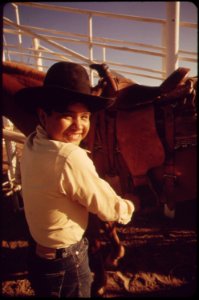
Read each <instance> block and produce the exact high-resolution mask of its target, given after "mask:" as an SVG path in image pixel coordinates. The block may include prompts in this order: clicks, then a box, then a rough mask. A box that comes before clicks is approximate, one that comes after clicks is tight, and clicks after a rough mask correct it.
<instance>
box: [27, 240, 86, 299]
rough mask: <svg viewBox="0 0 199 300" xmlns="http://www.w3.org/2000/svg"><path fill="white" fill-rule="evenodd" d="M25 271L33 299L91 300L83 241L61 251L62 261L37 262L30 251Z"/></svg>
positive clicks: (41, 260)
mask: <svg viewBox="0 0 199 300" xmlns="http://www.w3.org/2000/svg"><path fill="white" fill-rule="evenodd" d="M59 256H60V255H59ZM28 268H29V276H30V281H31V284H32V287H33V289H34V290H35V295H36V296H39V297H57V298H60V297H65V298H73V297H82V298H90V297H91V284H92V274H91V271H90V267H89V261H88V240H87V239H86V238H83V239H82V240H81V241H80V242H78V243H76V244H74V245H72V246H69V247H68V248H66V249H64V252H63V254H62V257H59V258H55V259H44V258H41V257H39V256H37V255H35V251H32V253H31V254H30V256H29V262H28Z"/></svg>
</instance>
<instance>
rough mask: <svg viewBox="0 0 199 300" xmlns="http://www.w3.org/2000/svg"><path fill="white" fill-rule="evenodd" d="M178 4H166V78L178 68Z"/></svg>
mask: <svg viewBox="0 0 199 300" xmlns="http://www.w3.org/2000/svg"><path fill="white" fill-rule="evenodd" d="M179 19H180V2H179V1H173V2H170V1H169V2H167V30H166V46H167V47H166V49H167V50H166V51H167V52H166V76H169V75H170V74H171V73H172V72H173V71H174V70H176V69H177V68H178V55H179V53H178V52H179V26H180V20H179Z"/></svg>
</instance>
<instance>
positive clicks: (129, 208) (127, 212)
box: [117, 200, 135, 225]
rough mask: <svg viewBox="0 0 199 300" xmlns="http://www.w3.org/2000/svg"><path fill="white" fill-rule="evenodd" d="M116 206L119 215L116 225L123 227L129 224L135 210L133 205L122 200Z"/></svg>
mask: <svg viewBox="0 0 199 300" xmlns="http://www.w3.org/2000/svg"><path fill="white" fill-rule="evenodd" d="M117 205H118V207H117V209H118V215H119V219H118V223H120V224H124V225H125V224H127V223H129V222H130V221H131V218H132V216H133V212H134V210H135V207H134V205H133V203H132V202H131V201H129V200H122V201H120V202H119V203H117Z"/></svg>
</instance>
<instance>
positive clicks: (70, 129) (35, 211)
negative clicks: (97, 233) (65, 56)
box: [16, 62, 134, 297]
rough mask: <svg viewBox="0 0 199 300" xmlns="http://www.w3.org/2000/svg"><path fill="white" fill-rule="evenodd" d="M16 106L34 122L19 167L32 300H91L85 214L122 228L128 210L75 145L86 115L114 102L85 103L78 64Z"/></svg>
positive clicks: (51, 74) (85, 85)
mask: <svg viewBox="0 0 199 300" xmlns="http://www.w3.org/2000/svg"><path fill="white" fill-rule="evenodd" d="M16 101H17V103H18V105H20V106H21V107H23V108H24V109H25V110H26V111H28V112H29V113H31V114H34V113H36V114H37V115H38V120H39V125H38V126H37V128H36V131H35V132H33V133H32V134H30V135H29V136H28V138H27V140H26V143H25V145H24V149H23V154H22V159H21V177H22V193H23V200H24V210H25V216H26V220H27V223H28V226H29V230H30V234H31V236H32V238H33V240H34V242H35V250H34V252H32V254H31V259H30V264H29V272H30V275H31V277H32V278H36V280H34V289H35V292H36V295H38V296H44V297H90V290H91V283H92V277H91V272H90V268H89V262H88V253H87V250H88V240H87V239H86V238H85V237H84V233H85V230H86V228H87V224H88V214H89V213H93V214H96V215H97V216H98V217H99V218H100V219H101V220H102V221H116V222H118V223H121V224H127V223H128V222H129V221H130V220H131V217H132V214H133V211H134V205H133V204H132V202H131V201H129V200H125V199H122V198H121V197H120V196H118V195H117V194H116V193H115V191H114V190H113V189H112V188H111V186H110V185H109V184H108V183H107V182H106V181H104V180H103V179H101V178H100V177H99V176H98V174H97V172H96V170H95V167H94V165H93V162H92V161H91V159H90V158H89V157H88V156H87V153H86V150H84V149H82V148H81V147H80V146H79V144H80V142H81V141H82V140H83V139H84V138H85V137H86V135H87V133H88V131H89V127H90V116H91V113H94V112H96V111H99V110H101V109H105V108H107V107H109V106H110V105H112V104H113V100H111V99H107V98H103V97H99V96H93V95H91V87H90V82H89V77H88V74H87V72H86V70H85V69H84V68H83V67H82V66H81V65H79V64H76V63H71V62H58V63H55V64H54V65H53V66H51V67H50V68H49V70H48V72H47V74H46V77H45V80H44V84H43V86H40V87H32V88H25V89H22V90H20V91H19V92H18V93H17V94H16Z"/></svg>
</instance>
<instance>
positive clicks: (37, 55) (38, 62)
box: [33, 38, 43, 71]
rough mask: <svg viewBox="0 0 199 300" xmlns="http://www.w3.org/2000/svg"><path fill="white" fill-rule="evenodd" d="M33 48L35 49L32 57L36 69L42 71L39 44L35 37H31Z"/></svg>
mask: <svg viewBox="0 0 199 300" xmlns="http://www.w3.org/2000/svg"><path fill="white" fill-rule="evenodd" d="M33 48H34V50H36V51H34V57H35V61H36V66H37V69H38V70H39V71H43V63H42V58H41V51H39V49H40V46H39V40H38V39H37V38H33Z"/></svg>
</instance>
